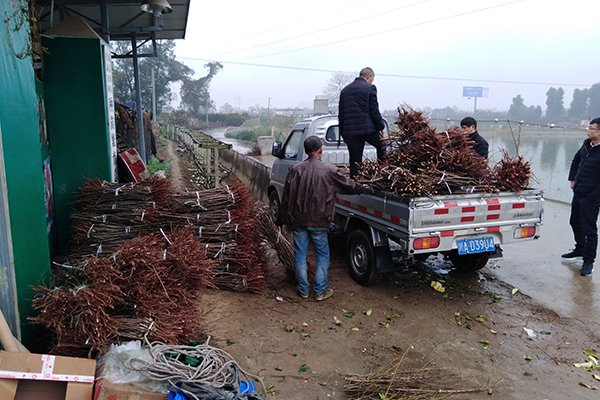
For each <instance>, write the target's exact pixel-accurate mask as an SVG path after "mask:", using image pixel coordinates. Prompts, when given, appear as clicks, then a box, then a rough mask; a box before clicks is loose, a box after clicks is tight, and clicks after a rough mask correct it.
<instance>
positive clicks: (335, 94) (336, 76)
mask: <svg viewBox="0 0 600 400" xmlns="http://www.w3.org/2000/svg"><path fill="white" fill-rule="evenodd" d="M354 78H356V76H355V75H354V74H352V73H348V72H340V71H336V72H333V73H332V74H331V78H329V80H328V81H327V86H325V87H324V88H323V95H324V96H327V99H328V100H329V110H330V111H331V112H332V113H334V114H335V113H337V112H338V108H339V104H340V92H341V91H342V89H343V88H344V87H346V85H348V84H350V83H351V82H352V81H353V80H354Z"/></svg>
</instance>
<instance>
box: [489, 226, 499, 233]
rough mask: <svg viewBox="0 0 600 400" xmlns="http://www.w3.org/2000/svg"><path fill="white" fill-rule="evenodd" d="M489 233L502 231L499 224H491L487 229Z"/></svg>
mask: <svg viewBox="0 0 600 400" xmlns="http://www.w3.org/2000/svg"><path fill="white" fill-rule="evenodd" d="M487 231H488V233H489V232H500V227H499V226H491V227H489V228H488V229H487Z"/></svg>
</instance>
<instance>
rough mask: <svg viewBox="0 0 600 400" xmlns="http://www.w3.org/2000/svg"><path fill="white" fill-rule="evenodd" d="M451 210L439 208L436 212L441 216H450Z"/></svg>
mask: <svg viewBox="0 0 600 400" xmlns="http://www.w3.org/2000/svg"><path fill="white" fill-rule="evenodd" d="M449 211H450V210H448V209H447V208H438V209H437V210H435V214H436V215H439V214H448V212H449Z"/></svg>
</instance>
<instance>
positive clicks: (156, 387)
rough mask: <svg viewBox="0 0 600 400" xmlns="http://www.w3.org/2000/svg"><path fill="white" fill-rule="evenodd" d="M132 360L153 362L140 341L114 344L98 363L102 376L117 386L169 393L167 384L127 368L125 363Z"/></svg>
mask: <svg viewBox="0 0 600 400" xmlns="http://www.w3.org/2000/svg"><path fill="white" fill-rule="evenodd" d="M132 358H137V359H140V360H144V361H147V362H149V363H150V362H152V358H151V357H150V352H149V351H148V348H147V347H143V346H142V345H141V342H140V341H139V340H136V341H133V342H125V343H122V344H120V345H114V344H112V345H111V346H110V349H109V350H108V351H107V352H106V354H104V356H102V358H101V359H100V361H99V362H98V369H99V370H100V371H101V375H100V376H101V377H102V378H104V379H106V380H108V381H110V382H112V383H115V384H124V383H130V384H133V385H136V386H138V387H141V388H142V389H146V390H150V391H152V392H159V393H164V394H168V393H169V390H168V389H167V383H166V382H161V381H155V380H151V379H148V378H146V377H145V376H143V375H142V374H141V373H140V372H138V371H134V370H131V369H129V368H127V367H125V361H127V360H130V359H132Z"/></svg>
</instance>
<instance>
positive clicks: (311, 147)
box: [304, 136, 323, 154]
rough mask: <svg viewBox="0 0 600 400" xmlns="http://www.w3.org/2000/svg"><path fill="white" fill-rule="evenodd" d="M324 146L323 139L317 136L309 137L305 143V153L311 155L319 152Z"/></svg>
mask: <svg viewBox="0 0 600 400" xmlns="http://www.w3.org/2000/svg"><path fill="white" fill-rule="evenodd" d="M322 146H323V143H322V142H321V139H319V138H318V137H317V136H309V137H307V138H306V140H305V141H304V152H305V153H306V154H310V153H313V152H315V151H317V150H319V149H320V148H321V147H322Z"/></svg>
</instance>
